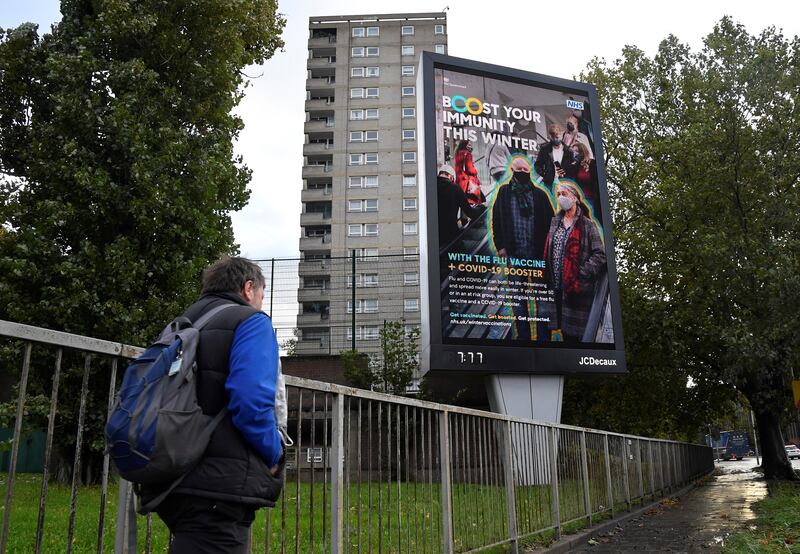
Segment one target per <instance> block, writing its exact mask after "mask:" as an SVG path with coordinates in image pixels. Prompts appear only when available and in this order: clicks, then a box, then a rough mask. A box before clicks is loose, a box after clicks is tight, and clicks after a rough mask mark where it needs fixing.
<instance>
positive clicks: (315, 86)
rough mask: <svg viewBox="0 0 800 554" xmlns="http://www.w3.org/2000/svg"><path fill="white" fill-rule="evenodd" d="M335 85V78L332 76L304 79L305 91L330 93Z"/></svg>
mask: <svg viewBox="0 0 800 554" xmlns="http://www.w3.org/2000/svg"><path fill="white" fill-rule="evenodd" d="M335 85H336V77H334V76H333V75H330V76H325V77H311V78H309V79H306V90H330V91H331V93H332V92H333V87H334V86H335Z"/></svg>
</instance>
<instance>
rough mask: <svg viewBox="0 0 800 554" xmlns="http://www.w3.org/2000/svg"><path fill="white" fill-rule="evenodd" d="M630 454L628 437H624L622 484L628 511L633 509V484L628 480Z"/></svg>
mask: <svg viewBox="0 0 800 554" xmlns="http://www.w3.org/2000/svg"><path fill="white" fill-rule="evenodd" d="M629 459H630V454H629V452H628V437H622V483H623V485H624V487H625V504H626V505H627V506H628V511H629V512H630V511H631V508H632V507H633V505H632V503H631V483H630V479H629V478H628V460H629Z"/></svg>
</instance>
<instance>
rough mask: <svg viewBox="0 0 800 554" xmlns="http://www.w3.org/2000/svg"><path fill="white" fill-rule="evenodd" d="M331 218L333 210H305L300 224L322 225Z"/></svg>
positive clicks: (301, 215)
mask: <svg viewBox="0 0 800 554" xmlns="http://www.w3.org/2000/svg"><path fill="white" fill-rule="evenodd" d="M330 220H331V212H304V213H301V214H300V225H321V224H324V223H328V222H330Z"/></svg>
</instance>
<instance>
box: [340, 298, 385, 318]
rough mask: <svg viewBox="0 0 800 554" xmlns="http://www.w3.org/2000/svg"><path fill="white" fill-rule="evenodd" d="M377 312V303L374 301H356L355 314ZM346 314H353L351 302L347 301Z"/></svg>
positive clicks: (365, 299)
mask: <svg viewBox="0 0 800 554" xmlns="http://www.w3.org/2000/svg"><path fill="white" fill-rule="evenodd" d="M377 312H378V301H377V300H375V299H367V298H364V299H361V300H357V301H356V313H357V314H362V313H363V314H374V313H377ZM347 313H348V314H352V313H353V301H352V300H348V301H347Z"/></svg>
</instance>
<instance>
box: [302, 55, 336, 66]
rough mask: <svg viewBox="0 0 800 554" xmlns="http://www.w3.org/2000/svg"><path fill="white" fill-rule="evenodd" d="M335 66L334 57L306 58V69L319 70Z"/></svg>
mask: <svg viewBox="0 0 800 554" xmlns="http://www.w3.org/2000/svg"><path fill="white" fill-rule="evenodd" d="M334 65H336V56H320V57H313V58H308V64H307V65H306V67H308V69H320V68H323V67H333V66H334Z"/></svg>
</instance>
